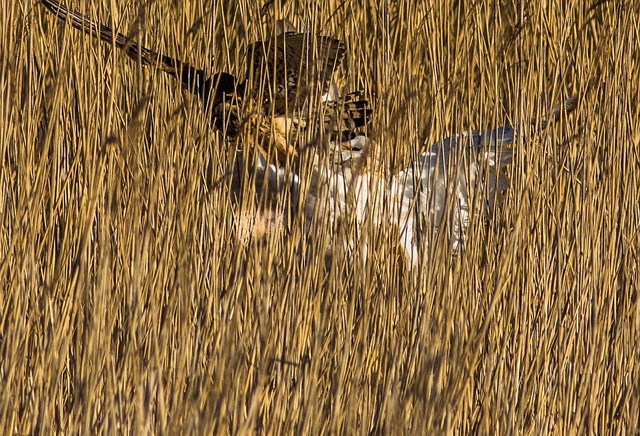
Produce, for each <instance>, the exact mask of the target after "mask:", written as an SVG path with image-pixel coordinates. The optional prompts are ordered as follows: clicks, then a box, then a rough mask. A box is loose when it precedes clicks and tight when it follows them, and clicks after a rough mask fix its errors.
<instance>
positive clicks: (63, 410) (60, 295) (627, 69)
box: [0, 0, 640, 434]
mask: <svg viewBox="0 0 640 436" xmlns="http://www.w3.org/2000/svg"><path fill="white" fill-rule="evenodd" d="M137 3H138V2H131V1H124V0H118V1H113V0H112V1H106V0H100V1H79V0H74V1H71V0H70V1H68V2H67V4H68V6H70V7H72V8H74V9H77V10H80V11H82V12H84V13H87V14H88V15H89V16H91V17H95V18H97V19H99V20H100V21H103V22H106V23H110V24H112V25H114V26H115V27H116V28H117V29H119V30H120V31H121V32H124V33H128V34H133V35H135V36H136V38H140V40H141V41H142V42H143V43H144V44H145V45H147V46H150V47H152V48H154V49H157V50H159V51H161V52H165V53H167V54H170V55H173V56H176V57H179V58H181V59H184V60H188V61H190V62H191V63H193V64H194V65H199V66H205V67H206V68H207V69H208V70H209V71H216V70H221V69H223V70H226V71H229V72H231V73H236V74H240V73H241V72H242V71H243V68H244V64H243V62H244V60H243V57H242V55H243V47H245V46H246V44H247V43H249V42H251V41H255V40H257V39H259V38H261V36H263V35H264V32H266V31H267V27H268V25H267V22H268V21H270V20H273V19H274V18H279V17H281V16H287V17H290V18H293V21H294V22H295V23H296V24H297V25H304V26H305V27H307V28H308V29H310V30H312V31H314V32H322V33H324V34H328V35H334V36H336V37H339V38H341V39H343V40H344V41H345V42H346V44H347V46H348V52H349V57H348V60H347V63H346V68H345V69H344V78H343V79H342V80H341V83H340V85H341V87H342V88H343V89H356V88H363V89H365V90H366V92H367V94H368V95H369V96H371V99H372V101H373V102H374V103H375V107H376V118H375V120H374V126H373V127H372V129H371V131H370V134H371V135H372V136H374V137H375V138H376V139H377V140H378V141H379V143H380V144H381V147H383V150H384V151H385V156H386V158H387V159H388V162H387V163H388V164H389V166H391V167H402V166H403V165H407V164H408V163H409V162H410V160H411V159H412V157H415V156H416V155H417V154H418V153H419V152H420V151H421V150H422V149H424V147H425V146H426V145H428V144H430V143H433V142H435V141H437V140H439V139H441V138H443V137H445V136H447V135H449V134H451V133H454V132H456V131H461V130H464V129H468V128H486V127H492V126H499V125H503V124H505V123H516V124H520V123H524V122H526V121H528V120H531V119H540V118H542V117H544V115H545V114H546V113H547V111H548V110H549V109H550V108H551V107H552V106H553V105H554V104H557V103H558V102H559V101H560V99H561V98H562V96H563V95H564V96H566V95H569V94H571V93H573V92H578V93H581V94H582V95H581V100H580V104H579V107H578V109H577V111H576V113H575V114H573V115H572V116H570V117H568V118H566V119H563V120H562V121H561V122H559V123H557V124H555V125H554V126H553V127H552V128H550V129H548V130H546V131H544V132H542V133H540V134H537V135H535V136H533V137H531V138H530V139H529V140H527V141H525V142H520V143H518V144H517V155H516V157H515V162H514V164H513V165H512V166H511V167H510V168H509V170H508V172H509V176H510V178H511V180H512V188H511V189H510V190H509V191H508V192H507V194H506V196H505V197H504V198H503V199H502V205H501V207H499V208H497V209H496V210H495V211H494V213H493V214H492V215H491V216H489V217H483V216H476V217H475V218H474V220H473V222H472V224H471V227H470V229H469V243H468V245H467V250H466V251H465V252H464V253H462V254H460V255H458V256H450V255H449V254H448V253H447V247H446V244H445V243H444V242H442V241H440V242H442V243H440V244H435V246H434V248H433V249H432V253H431V254H430V256H429V260H428V262H426V263H425V264H424V265H421V269H420V271H418V272H416V273H415V274H412V273H411V272H409V271H408V269H407V267H406V263H405V262H404V260H403V258H402V256H401V254H400V252H399V250H398V248H397V247H396V243H395V239H394V234H393V233H392V232H389V231H387V230H385V229H383V230H382V231H380V230H379V229H376V228H373V227H372V226H365V228H364V229H355V227H353V226H350V225H348V223H347V225H345V226H344V230H343V232H344V233H345V237H348V236H349V233H351V232H355V231H359V232H367V233H369V236H370V237H371V239H372V240H374V241H376V244H375V247H374V248H373V249H372V250H370V253H369V256H370V262H368V263H367V264H366V265H363V264H362V263H360V262H355V261H350V260H349V259H352V257H351V256H350V255H349V253H344V252H343V251H344V250H343V248H344V244H341V243H340V241H338V240H335V241H333V240H332V241H329V242H330V243H332V244H334V248H335V250H334V252H333V255H332V256H331V257H325V256H324V251H323V249H322V248H321V247H322V240H323V239H327V233H326V231H325V229H322V228H319V229H317V230H316V231H315V232H313V234H312V235H311V236H310V237H306V236H305V233H304V232H303V231H302V230H303V229H302V227H303V226H302V223H299V222H295V223H294V224H293V225H292V228H291V229H290V231H289V234H287V235H279V234H277V233H270V234H268V235H267V236H266V237H265V238H264V239H263V240H261V241H255V242H253V243H250V244H248V245H245V244H243V242H242V241H241V240H240V239H241V238H239V237H238V235H237V232H236V231H235V226H236V222H235V218H236V217H237V216H239V214H241V211H239V210H238V207H237V205H235V204H233V203H232V202H231V201H230V199H229V186H228V183H227V180H228V178H227V177H226V176H227V171H228V168H229V167H230V161H231V159H232V157H233V155H234V150H232V149H230V146H229V145H228V144H226V143H225V142H224V141H222V140H221V138H220V137H219V136H218V134H217V133H216V132H214V131H212V130H211V129H210V128H209V127H208V124H207V120H206V119H203V116H202V112H201V108H200V107H199V105H198V103H197V102H196V101H195V99H194V98H192V97H190V96H186V95H184V94H183V92H182V91H181V90H180V89H179V86H178V84H177V83H175V82H174V81H172V80H171V79H170V78H168V77H164V76H162V75H161V73H159V72H157V71H153V70H151V69H148V68H143V67H141V66H139V65H136V64H135V63H132V62H130V61H129V60H128V59H127V58H126V57H125V56H123V55H121V54H120V53H118V52H116V51H113V50H112V48H111V47H109V45H108V44H100V43H99V42H97V41H95V40H92V39H90V38H88V37H86V36H85V35H81V34H79V33H78V32H76V31H74V30H73V29H71V28H70V27H69V26H64V25H61V23H60V22H58V21H56V19H55V18H54V17H52V16H51V15H50V14H48V13H46V12H45V11H44V9H43V8H41V7H39V6H38V5H37V4H35V5H34V2H33V1H26V0H15V1H10V2H8V3H5V4H3V7H2V8H0V22H1V23H2V34H1V39H0V46H1V47H2V49H1V50H0V59H2V70H1V72H0V74H1V78H0V90H1V91H0V92H1V95H2V96H3V99H2V100H3V101H2V104H0V113H1V119H2V123H1V125H0V156H1V160H0V162H1V169H0V189H1V195H0V283H1V284H2V290H3V291H2V292H1V293H0V326H1V328H0V353H1V355H0V392H2V395H0V425H1V428H2V433H3V434H26V433H44V434H49V433H65V434H72V433H82V434H94V433H136V434H138V433H154V434H175V433H185V434H200V433H203V434H251V433H259V434H325V433H333V434H433V433H443V434H469V433H489V434H548V433H554V434H637V433H638V432H639V431H640V430H639V427H638V423H639V419H640V408H639V403H640V382H639V380H640V350H639V348H638V343H639V342H640V337H639V330H640V307H639V305H638V304H639V303H638V287H639V286H638V283H639V280H640V268H639V266H638V256H639V249H640V236H639V233H638V232H639V229H640V188H639V186H640V155H639V152H638V147H639V146H640V131H639V130H638V126H639V125H640V124H639V123H640V114H639V111H640V109H639V106H638V100H639V97H640V95H639V89H640V80H639V79H640V71H639V68H640V57H639V56H640V48H639V47H640V20H639V18H640V15H639V8H638V6H637V4H636V3H634V2H631V1H622V0H618V1H615V0H614V1H609V2H595V1H594V2H593V4H589V3H585V2H583V1H579V0H565V1H561V0H543V1H541V2H511V1H492V2H472V1H458V2H451V1H444V0H442V1H441V0H429V1H426V2H412V1H407V0H400V1H397V2H389V1H382V2H374V1H370V0H365V1H362V2H339V1H335V0H321V1H315V0H314V1H302V0H290V1H288V2H286V3H285V5H284V6H283V5H281V4H280V2H275V4H274V6H273V9H272V11H270V13H269V14H268V15H267V17H266V18H265V20H263V21H260V18H259V10H260V6H261V5H259V4H257V3H256V2H252V1H248V0H239V1H238V2H228V3H227V2H213V3H212V2H210V1H201V0H192V1H185V2H172V1H167V0H157V1H152V2H140V5H138V4H137ZM589 83H592V84H593V86H592V87H591V88H590V89H589V90H587V85H588V84H589ZM351 236H353V235H351ZM355 239H356V240H357V238H355ZM356 248H357V247H356Z"/></svg>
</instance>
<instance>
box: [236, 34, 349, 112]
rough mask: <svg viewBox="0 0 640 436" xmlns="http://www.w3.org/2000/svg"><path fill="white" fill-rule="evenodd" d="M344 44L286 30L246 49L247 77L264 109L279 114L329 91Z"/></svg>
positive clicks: (343, 51)
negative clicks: (263, 103) (264, 106)
mask: <svg viewBox="0 0 640 436" xmlns="http://www.w3.org/2000/svg"><path fill="white" fill-rule="evenodd" d="M344 54H345V46H344V44H343V43H342V42H341V41H339V40H337V39H335V38H331V37H328V36H318V35H313V34H310V33H294V32H285V33H281V34H278V35H274V36H272V37H270V38H268V39H266V40H264V41H259V42H256V43H253V44H251V45H249V47H248V48H247V59H248V65H249V66H250V69H249V71H248V72H247V78H248V79H249V80H250V83H251V88H252V90H253V92H254V93H255V95H257V96H258V99H259V100H261V101H264V102H265V103H266V105H267V108H266V109H267V111H271V110H272V111H273V112H274V113H275V114H278V115H282V114H285V113H287V112H288V111H290V112H292V111H295V110H297V109H300V108H301V107H302V106H303V105H304V104H305V103H306V102H308V100H309V98H310V97H313V96H318V97H319V96H322V95H324V94H326V93H327V91H329V88H330V85H331V79H332V77H333V73H334V71H335V70H336V68H337V67H338V65H339V64H340V63H341V61H342V59H343V57H344Z"/></svg>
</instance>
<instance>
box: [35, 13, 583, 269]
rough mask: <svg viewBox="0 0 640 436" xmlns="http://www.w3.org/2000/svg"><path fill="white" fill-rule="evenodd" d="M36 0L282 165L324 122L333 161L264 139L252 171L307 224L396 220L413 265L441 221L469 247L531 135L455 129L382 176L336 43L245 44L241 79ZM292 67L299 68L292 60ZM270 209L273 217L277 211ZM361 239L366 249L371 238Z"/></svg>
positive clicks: (570, 104)
mask: <svg viewBox="0 0 640 436" xmlns="http://www.w3.org/2000/svg"><path fill="white" fill-rule="evenodd" d="M40 1H41V2H42V3H43V4H44V5H45V6H46V7H47V8H48V9H49V10H51V11H52V12H54V13H56V14H57V15H58V16H59V17H61V18H65V19H69V20H70V22H71V24H72V25H73V26H74V27H76V28H79V29H81V30H83V31H85V32H87V33H91V34H93V35H97V36H99V37H100V38H101V39H103V40H106V41H113V42H114V43H115V45H116V46H117V47H119V48H122V49H123V50H124V51H125V52H126V53H127V54H128V55H129V56H130V57H132V58H133V59H136V60H137V59H138V58H140V59H142V62H143V63H145V64H148V65H155V66H157V67H158V68H160V69H162V70H163V71H165V72H167V73H169V74H171V75H173V76H175V77H177V78H178V79H179V80H181V82H182V84H183V86H185V88H187V89H188V90H190V91H192V92H194V93H195V94H196V95H198V96H199V97H200V98H201V100H202V101H203V103H204V105H205V108H206V109H207V111H209V110H210V111H211V113H212V114H213V119H214V125H216V126H217V127H219V128H224V129H227V133H228V134H229V135H230V136H232V137H234V136H236V135H237V134H238V132H239V131H241V129H242V125H243V123H248V124H251V123H252V122H253V123H254V124H253V126H257V127H258V128H257V129H256V130H257V131H259V133H260V134H259V135H257V136H258V137H259V138H267V139H268V140H269V141H270V144H271V143H275V146H276V150H277V151H278V152H279V153H280V154H279V157H278V159H277V163H282V156H285V157H294V158H295V157H296V156H297V152H298V149H297V148H296V145H298V144H299V143H296V142H295V141H291V140H290V137H291V135H292V133H295V134H299V133H300V132H303V133H304V132H305V131H306V130H307V129H308V127H310V126H311V127H315V128H318V129H319V130H320V131H322V130H324V131H327V130H328V139H329V142H330V144H331V145H332V147H331V149H330V151H331V154H330V157H331V159H330V160H329V162H326V161H322V159H320V157H319V156H318V155H317V154H316V156H315V157H314V160H313V165H312V166H311V167H310V170H309V171H310V173H309V174H298V173H295V172H294V171H292V170H291V169H288V170H287V169H283V166H282V165H280V166H278V165H274V164H273V163H268V162H267V159H268V157H269V153H268V150H264V143H263V142H264V139H258V140H256V141H255V143H253V144H251V145H255V146H256V147H257V148H259V149H262V150H263V151H264V152H265V153H263V154H261V155H260V156H259V158H258V162H257V164H256V167H255V169H256V170H257V172H258V173H259V174H260V176H261V178H264V179H266V180H268V181H269V183H270V184H271V185H275V186H283V185H286V186H289V187H290V188H291V192H292V198H291V200H292V203H295V204H301V205H302V208H303V210H302V212H303V213H304V215H305V222H306V223H307V228H308V229H309V230H311V229H312V228H313V226H314V224H317V222H318V220H321V221H324V222H327V223H335V222H336V221H339V220H341V219H343V218H345V217H353V216H355V218H356V223H358V224H362V223H364V222H365V221H367V220H371V221H372V222H373V223H374V225H379V226H383V225H384V226H388V225H391V226H395V227H396V228H397V229H398V234H399V240H398V244H399V245H400V246H401V247H402V248H403V251H404V252H405V254H406V258H407V260H408V263H409V265H410V266H411V267H415V266H417V265H418V264H419V262H420V259H421V258H422V257H423V256H424V253H425V248H426V244H427V241H428V239H429V238H428V237H427V235H428V234H429V233H431V232H434V231H441V230H442V228H441V227H442V226H443V225H446V228H447V230H448V236H449V240H450V242H451V247H452V250H453V251H458V250H461V249H463V248H464V244H465V231H466V228H467V226H468V224H469V220H470V215H471V213H472V211H473V210H474V209H476V208H478V207H481V206H479V205H483V204H485V203H486V202H487V201H491V199H492V198H494V197H495V194H496V193H498V192H502V191H504V190H506V189H507V188H508V187H509V180H508V179H507V178H506V177H504V176H502V174H501V173H500V169H501V168H503V167H505V166H507V165H509V164H510V163H511V160H512V156H513V148H512V146H513V144H514V143H515V141H516V138H517V137H524V135H525V133H527V132H526V130H527V129H525V128H523V129H516V128H515V127H513V126H504V127H500V128H497V129H493V130H487V131H477V130H472V131H469V132H464V133H461V134H457V135H454V136H452V137H450V138H447V139H444V140H443V141H441V142H438V143H436V144H433V145H432V146H431V147H429V148H428V149H427V150H426V151H425V152H423V153H422V154H420V155H419V156H418V158H417V159H416V160H415V161H413V162H411V164H410V165H409V166H408V167H407V168H405V169H403V170H401V171H399V172H397V173H395V174H393V175H386V174H384V172H381V171H379V168H380V165H379V163H378V162H376V144H375V141H373V140H372V139H371V138H369V137H367V136H364V135H362V134H359V133H358V132H357V131H356V129H357V128H359V127H362V126H364V125H366V124H367V123H368V122H369V121H370V117H371V109H370V108H369V107H368V105H367V103H366V100H364V99H363V98H362V96H361V95H360V94H359V93H354V94H347V95H346V96H345V97H343V98H342V99H336V100H331V98H327V95H328V94H331V92H330V90H331V85H330V83H331V75H332V73H333V70H334V69H335V66H336V65H337V64H338V63H339V60H340V59H341V58H342V56H343V55H344V47H343V46H342V44H341V43H340V42H339V41H337V40H334V39H332V38H328V37H316V36H311V35H309V34H300V33H287V32H284V33H280V34H279V35H275V37H273V38H271V39H269V40H267V41H263V42H260V43H255V44H253V45H252V46H250V47H249V49H248V53H249V54H250V56H251V57H252V58H253V61H252V62H250V64H251V67H250V71H249V72H248V73H247V76H246V77H245V79H244V80H243V81H239V80H238V79H237V78H236V77H234V76H232V75H230V74H227V73H218V74H216V75H214V76H212V77H208V76H207V75H206V74H205V73H204V72H203V71H202V70H197V69H195V68H194V67H191V66H190V65H188V64H186V63H182V62H180V61H177V60H175V59H172V58H169V57H166V56H163V55H159V54H157V53H155V52H153V51H151V50H148V49H146V48H144V47H140V46H138V44H137V43H135V42H134V41H132V40H131V39H129V38H127V37H125V36H123V35H121V34H116V35H114V34H113V32H112V31H111V29H110V28H108V27H106V26H101V25H99V24H95V23H93V22H92V21H90V20H88V19H86V18H85V17H83V16H82V15H79V14H75V13H70V12H69V11H67V10H66V9H65V8H64V7H62V6H61V5H59V4H58V3H57V2H54V1H51V0H40ZM309 41H315V43H316V44H317V47H319V48H320V49H319V50H316V51H315V53H325V54H326V55H321V56H320V57H319V58H316V59H319V60H320V62H319V63H316V64H309V63H308V61H307V60H305V59H307V57H306V56H303V55H301V54H300V53H302V52H301V51H300V50H302V49H303V48H305V47H306V46H307V44H309ZM283 65H286V67H285V66H283ZM291 65H293V66H294V67H293V68H290V66H291ZM296 67H297V69H296ZM296 71H297V73H296ZM256 73H257V76H258V79H259V80H256ZM294 81H295V84H294ZM314 94H319V95H322V94H325V98H324V102H322V100H323V99H320V100H321V103H322V105H321V108H322V109H323V111H324V112H327V113H328V115H325V114H324V113H323V111H320V112H316V117H317V118H316V119H315V120H310V119H309V118H308V117H307V118H305V117H303V116H302V115H303V113H304V112H305V110H306V109H308V106H307V105H309V104H310V103H309V101H310V100H313V99H314ZM246 100H250V101H252V102H256V101H257V102H258V103H260V104H262V106H263V108H264V109H263V110H262V111H261V112H260V111H258V112H255V111H254V112H252V111H249V112H250V113H252V114H253V115H251V116H249V117H245V118H244V120H243V118H242V116H241V113H240V111H239V103H244V104H246ZM577 103H578V98H577V96H573V97H570V98H568V99H566V100H565V101H564V102H563V104H562V105H560V106H558V107H557V108H555V109H554V111H553V112H552V114H551V116H550V117H549V119H548V120H545V121H543V122H541V123H540V124H539V125H538V128H539V129H544V128H547V127H548V125H550V122H553V121H555V120H558V119H559V118H560V117H561V116H562V115H563V114H566V113H569V112H571V111H572V110H574V109H575V108H576V106H577ZM210 108H211V109H210ZM222 115H226V116H227V118H224V117H223V116H222ZM234 117H235V118H234ZM252 117H254V118H252ZM247 120H248V121H247ZM267 121H269V122H267ZM309 123H311V124H309ZM525 139H526V138H525ZM303 180H306V182H305V183H303ZM303 185H304V186H305V189H304V191H303V189H302V186H303ZM276 212H277V213H279V212H278V211H276ZM270 213H272V212H270V211H268V214H267V216H269V217H272V216H273V215H269V214H270ZM291 213H297V211H296V210H295V208H294V207H291V208H288V209H287V211H286V212H285V216H284V217H282V220H283V221H284V222H285V226H286V225H287V224H288V222H290V220H291V216H288V215H287V214H291ZM270 219H271V218H270ZM278 220H280V218H278ZM364 233H365V236H366V232H364ZM361 242H363V244H362V245H363V246H364V250H363V252H364V254H366V247H367V242H366V241H361Z"/></svg>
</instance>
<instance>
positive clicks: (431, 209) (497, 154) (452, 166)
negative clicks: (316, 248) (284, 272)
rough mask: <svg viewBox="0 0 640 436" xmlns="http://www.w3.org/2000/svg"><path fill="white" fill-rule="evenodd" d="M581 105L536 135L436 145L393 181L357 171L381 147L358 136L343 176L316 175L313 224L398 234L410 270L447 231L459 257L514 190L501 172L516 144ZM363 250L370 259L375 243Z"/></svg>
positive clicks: (503, 130)
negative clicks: (482, 219) (349, 223)
mask: <svg viewBox="0 0 640 436" xmlns="http://www.w3.org/2000/svg"><path fill="white" fill-rule="evenodd" d="M577 104H578V97H577V95H573V96H572V97H569V98H567V99H566V100H564V101H563V103H562V104H561V105H560V106H557V107H556V108H554V109H553V111H552V112H551V114H550V116H549V118H548V119H547V120H543V121H542V122H541V123H539V124H538V125H537V126H536V125H535V124H533V125H532V126H531V128H529V129H527V128H526V127H524V126H523V127H522V128H514V127H513V126H510V125H507V126H503V127H499V128H496V129H492V130H487V131H480V130H472V131H468V132H463V133H460V134H456V135H454V136H452V137H449V138H446V139H444V140H442V141H440V142H438V143H436V144H433V145H432V146H430V147H429V148H428V149H427V150H426V151H425V152H423V153H422V154H420V155H419V156H418V158H417V159H416V160H414V161H413V162H411V163H410V165H409V166H408V167H406V168H404V169H403V170H401V171H399V172H397V173H395V174H393V175H391V176H386V175H384V174H379V173H378V174H377V173H375V172H371V171H360V170H358V169H357V168H358V167H361V166H360V165H359V160H361V159H364V158H365V156H364V155H365V154H367V152H368V151H369V150H370V149H371V148H372V147H375V144H372V142H373V141H372V140H371V139H370V138H367V137H365V136H362V135H359V136H357V137H355V138H354V139H353V140H351V146H350V148H349V149H345V150H344V151H342V152H340V155H341V159H338V161H341V162H342V168H341V169H339V170H336V169H335V168H331V167H317V168H316V169H315V171H314V174H313V176H314V180H313V183H311V186H312V189H311V190H310V192H309V197H308V198H307V199H306V201H305V214H306V216H307V221H308V222H311V221H312V219H313V217H316V219H317V217H322V218H323V219H325V220H328V221H329V222H332V221H335V220H336V219H340V217H342V216H345V215H349V216H354V215H355V218H356V222H357V223H364V222H365V221H367V220H371V221H372V222H373V224H374V225H375V226H389V225H391V226H393V227H396V228H397V230H398V233H399V240H398V244H399V246H400V247H402V249H403V251H404V253H405V255H406V258H407V260H408V262H409V264H410V266H411V267H416V266H417V265H418V264H419V262H420V259H422V258H423V256H424V253H425V251H426V248H427V247H428V240H429V234H434V233H436V232H440V231H442V230H443V229H442V226H443V225H445V226H446V234H447V237H448V240H449V243H450V247H451V250H452V252H454V253H455V252H459V251H461V250H463V249H464V245H465V233H466V229H467V227H468V225H469V222H470V217H471V213H472V212H473V211H474V210H477V209H478V208H482V207H484V206H486V205H488V204H490V203H491V202H492V201H493V200H494V199H495V197H496V194H497V193H499V192H503V191H505V190H506V189H508V188H509V179H508V178H507V177H506V176H504V175H503V174H502V173H501V172H500V170H501V169H502V168H504V167H506V166H507V165H509V164H510V163H511V161H512V157H513V145H514V143H515V141H516V139H518V138H520V139H527V137H526V134H529V133H530V132H531V133H532V132H534V131H536V130H543V129H545V128H547V127H548V126H549V125H550V124H551V123H552V122H555V121H557V120H559V119H560V118H561V117H562V116H563V115H565V114H568V113H569V112H571V111H573V110H574V109H575V108H576V107H577ZM374 167H375V165H374ZM363 234H364V235H365V236H366V232H363ZM360 242H361V247H362V249H363V252H364V254H365V257H366V250H367V245H368V243H367V241H366V240H364V241H362V240H361V241H360Z"/></svg>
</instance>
